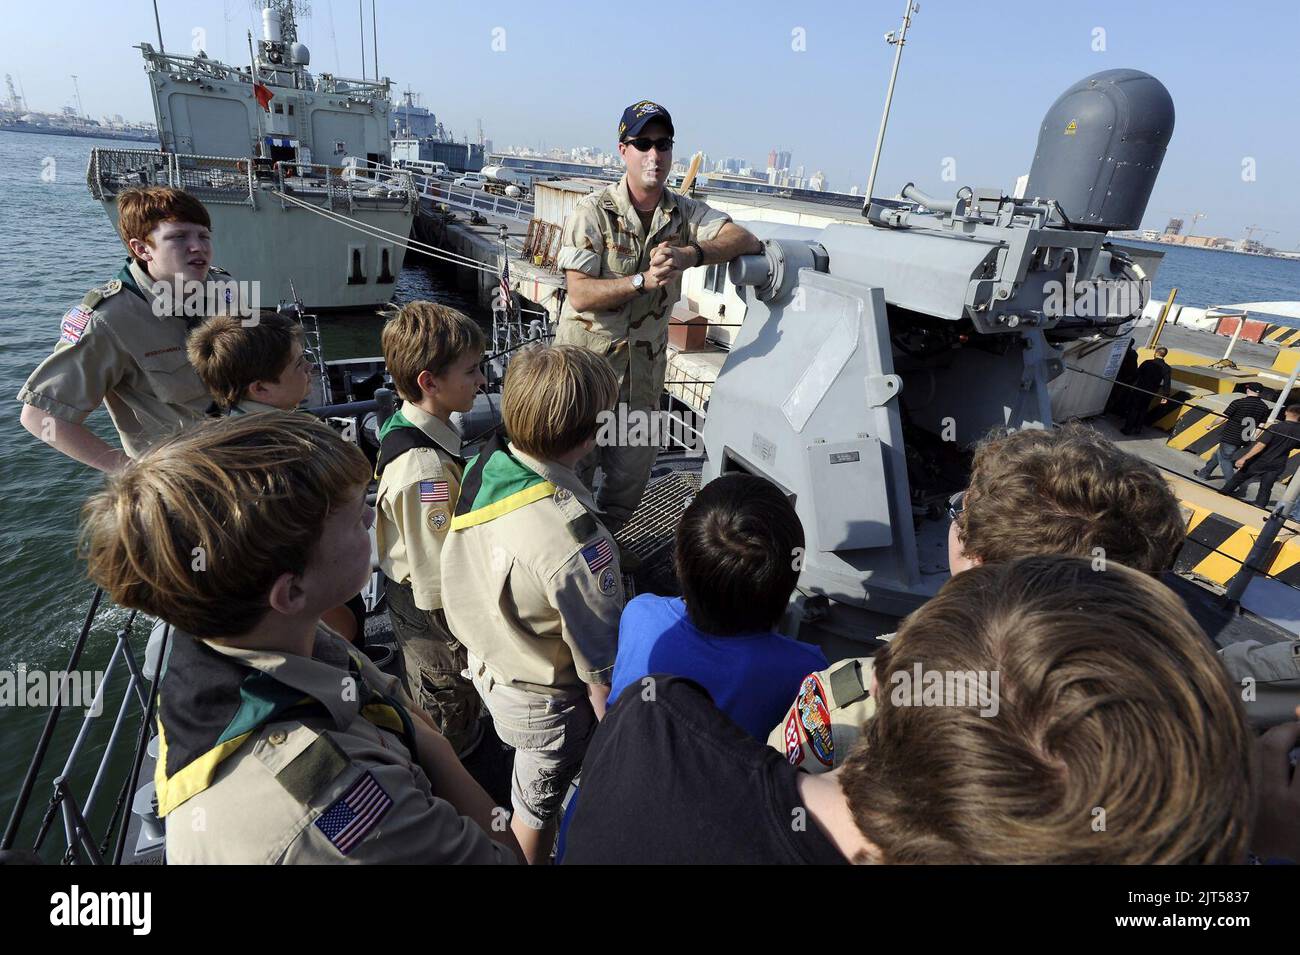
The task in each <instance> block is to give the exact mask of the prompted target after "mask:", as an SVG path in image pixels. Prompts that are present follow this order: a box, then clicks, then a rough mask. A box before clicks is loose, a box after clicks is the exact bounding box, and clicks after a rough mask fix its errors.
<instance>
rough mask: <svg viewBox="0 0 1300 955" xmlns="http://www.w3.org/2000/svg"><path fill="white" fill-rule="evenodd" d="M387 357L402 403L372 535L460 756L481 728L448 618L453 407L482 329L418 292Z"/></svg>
mask: <svg viewBox="0 0 1300 955" xmlns="http://www.w3.org/2000/svg"><path fill="white" fill-rule="evenodd" d="M383 347H384V361H385V362H386V363H387V365H388V371H389V373H390V374H391V375H392V376H393V385H394V386H395V387H396V389H397V393H398V395H400V396H401V398H402V399H403V404H402V407H401V408H400V409H399V410H398V411H397V412H396V413H395V414H394V415H393V416H392V417H391V418H389V419H388V421H386V422H385V423H384V426H383V428H382V430H381V431H380V446H379V459H378V466H377V468H376V471H377V473H378V475H379V496H378V498H377V500H376V502H375V507H376V510H377V511H378V526H377V527H376V528H375V542H376V546H377V548H378V551H379V566H380V568H381V569H382V570H383V572H384V576H385V578H386V585H385V592H386V593H387V595H388V616H389V620H391V621H392V625H393V633H394V634H395V635H396V637H397V640H398V643H399V644H401V647H402V655H403V658H404V662H405V665H406V686H407V690H408V692H409V693H410V694H411V698H412V699H414V700H415V701H416V702H418V703H419V704H420V706H422V707H423V708H424V710H425V712H427V713H428V714H429V715H430V716H432V717H433V719H434V722H435V723H437V724H438V727H439V728H440V729H441V730H442V732H443V734H444V735H445V736H446V737H447V739H448V741H449V742H450V743H451V744H452V746H453V747H454V748H455V750H456V752H457V754H458V755H460V756H462V757H463V756H467V755H468V754H469V753H470V752H472V751H473V749H474V748H475V746H477V744H478V741H479V737H480V736H481V724H480V722H479V716H480V714H481V712H482V710H481V704H480V701H479V698H478V693H477V691H475V689H474V687H473V685H472V684H471V683H470V682H469V681H468V680H467V679H465V677H464V676H463V675H462V673H463V671H464V670H465V668H466V666H468V660H467V658H466V654H465V648H464V647H463V646H461V644H460V643H458V642H457V640H456V638H455V637H453V636H452V635H451V631H450V630H449V629H448V628H447V619H446V617H445V616H444V614H443V602H442V580H441V573H440V564H441V553H442V544H443V539H444V538H445V537H446V536H447V532H448V530H449V529H450V527H449V525H450V524H451V509H452V508H453V507H454V506H455V502H456V496H457V495H458V494H459V493H460V479H461V473H462V468H463V467H464V462H463V461H462V460H461V458H460V435H459V434H457V433H456V431H455V429H454V428H452V425H451V415H452V412H454V411H469V410H470V408H472V407H473V405H474V395H475V394H476V393H477V392H478V390H479V388H481V387H482V386H483V385H484V384H486V379H485V378H484V377H483V373H482V371H481V370H480V369H479V361H480V360H481V359H482V357H483V332H482V331H481V330H480V329H479V327H478V326H477V325H475V324H474V323H473V322H472V321H470V319H468V318H467V317H465V316H464V315H462V314H461V313H460V312H458V311H456V310H455V309H451V308H447V307H446V306H444V305H436V304H434V303H433V302H411V303H410V304H408V305H405V306H403V307H402V309H401V310H400V311H398V313H397V314H396V315H395V316H394V317H392V318H390V319H389V320H388V322H387V323H386V324H385V325H384V330H383Z"/></svg>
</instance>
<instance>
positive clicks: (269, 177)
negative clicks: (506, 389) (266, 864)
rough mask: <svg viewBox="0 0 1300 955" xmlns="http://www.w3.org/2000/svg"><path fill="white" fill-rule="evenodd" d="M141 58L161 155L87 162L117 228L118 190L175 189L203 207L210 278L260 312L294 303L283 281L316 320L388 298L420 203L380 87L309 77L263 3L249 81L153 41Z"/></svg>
mask: <svg viewBox="0 0 1300 955" xmlns="http://www.w3.org/2000/svg"><path fill="white" fill-rule="evenodd" d="M138 49H139V50H140V53H141V55H142V56H143V58H144V63H145V74H146V76H147V77H148V79H149V89H150V93H151V94H152V97H153V104H154V112H155V115H156V117H157V124H158V133H159V138H160V149H158V150H143V149H118V148H96V149H94V150H92V151H91V155H90V163H89V166H88V167H87V170H86V182H87V185H88V186H89V188H90V193H91V195H92V196H94V197H95V199H97V200H99V201H100V202H101V203H102V204H103V206H104V210H105V212H107V213H108V216H109V218H110V219H111V220H112V222H113V225H114V227H115V228H116V225H117V206H116V198H117V195H118V193H119V192H121V191H122V190H123V189H126V188H130V187H132V186H142V185H146V186H148V185H156V186H172V187H175V188H178V189H183V190H185V191H186V192H189V193H191V194H193V195H194V196H195V197H196V198H198V199H200V200H202V201H203V203H204V204H205V205H206V206H207V208H208V211H209V213H210V214H211V216H212V229H213V232H214V233H215V234H216V235H217V236H218V237H219V238H220V241H221V249H222V259H223V261H222V262H221V263H219V264H220V265H221V267H222V268H224V269H225V270H226V271H227V272H229V273H230V274H231V275H232V276H233V277H234V278H236V279H237V280H239V281H241V282H242V281H250V282H256V283H258V284H257V285H256V286H255V287H256V288H257V289H258V290H259V296H260V301H261V302H262V303H264V304H266V305H269V306H271V307H274V306H275V304H276V303H278V302H281V301H285V302H291V301H294V300H295V296H294V292H293V290H291V289H290V282H291V281H292V282H293V283H294V286H295V288H296V290H297V300H298V301H301V302H302V303H303V304H304V305H306V306H307V307H308V308H311V309H313V310H317V311H324V310H329V309H362V308H369V307H373V306H377V305H382V304H384V303H386V302H387V301H389V299H391V298H392V296H393V291H394V288H395V286H396V282H397V276H398V273H399V272H401V270H402V262H403V260H404V258H405V254H406V245H405V239H406V238H407V237H408V236H409V235H410V232H411V225H412V222H413V221H414V218H415V211H416V205H417V199H416V191H415V186H414V184H413V183H412V181H411V178H410V176H409V174H407V173H405V172H403V171H401V170H396V169H392V168H388V163H389V162H390V160H391V159H392V148H391V147H392V140H391V134H390V128H389V112H390V110H391V108H392V107H391V103H390V102H389V89H390V87H391V83H390V81H389V80H388V79H387V78H383V79H380V78H378V77H376V78H375V79H373V80H365V79H345V78H343V77H338V76H333V75H331V74H329V73H321V74H320V75H319V76H318V75H315V74H313V73H311V72H310V71H309V70H308V66H309V65H310V63H311V53H310V51H309V50H308V49H307V47H306V45H304V44H303V43H300V42H299V41H298V32H297V24H296V20H295V14H294V4H293V3H292V0H267V3H266V6H265V8H264V9H263V10H262V38H261V40H259V41H258V42H257V45H256V48H255V49H254V47H253V41H252V36H251V34H250V36H249V53H250V64H249V65H248V66H247V67H242V66H230V65H227V64H225V63H221V62H219V61H217V60H214V59H211V58H210V57H208V56H207V55H206V54H205V53H204V52H203V51H202V50H199V51H198V52H197V53H196V55H194V56H181V55H178V54H175V53H167V52H165V51H164V50H163V49H162V40H161V36H160V38H159V49H156V50H155V49H154V48H153V46H152V45H151V44H149V43H141V44H140V46H139V47H138ZM380 167H383V168H380ZM313 212H323V213H327V214H326V215H313V214H312V213H313ZM340 215H342V216H345V217H346V220H347V223H346V224H345V223H344V222H342V221H341V220H340V218H339V216H340Z"/></svg>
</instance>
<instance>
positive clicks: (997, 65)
mask: <svg viewBox="0 0 1300 955" xmlns="http://www.w3.org/2000/svg"><path fill="white" fill-rule="evenodd" d="M255 6H256V4H254V3H250V2H249V0H224V3H223V2H222V0H160V2H159V10H160V13H161V17H162V24H163V38H164V41H165V43H166V45H167V47H168V48H169V49H171V50H175V51H178V52H179V51H185V52H188V51H189V50H190V47H191V39H192V35H193V33H192V31H193V30H195V29H202V30H205V31H206V40H207V52H208V54H209V55H211V56H215V57H218V58H220V59H226V60H229V61H233V62H237V63H241V64H242V63H244V62H246V61H247V57H248V53H247V50H248V48H247V42H246V40H245V36H244V34H245V31H246V30H247V29H248V27H249V25H250V24H251V23H252V15H251V11H252V9H253V8H254V7H255ZM357 6H358V5H357V2H356V0H312V3H311V7H312V13H311V16H310V17H309V18H308V19H307V20H306V21H305V22H304V23H303V24H302V31H301V32H302V38H303V40H304V41H305V42H306V43H307V44H308V45H309V46H310V47H311V50H312V56H313V62H312V66H313V69H315V70H317V71H330V72H338V73H340V74H343V75H352V76H355V75H359V74H360V71H361V41H360V38H359V34H358V11H357ZM902 8H903V3H902V0H888V2H885V0H862V2H856V3H851V2H844V0H839V2H834V3H809V4H807V5H796V4H795V3H792V2H782V3H775V2H754V3H679V4H645V3H638V4H626V5H625V4H621V3H613V2H609V0H604V2H590V3H589V2H575V3H546V2H527V3H526V2H516V0H496V2H493V3H483V2H474V3H468V2H453V3H438V4H430V3H420V2H416V0H378V3H377V9H378V20H379V66H380V70H381V72H382V73H384V74H385V75H387V76H390V77H392V78H393V80H394V82H395V83H396V84H397V85H398V86H399V87H400V88H405V87H406V86H407V85H408V84H409V85H410V86H411V87H412V88H413V89H415V90H417V91H419V92H421V93H423V95H424V102H425V105H427V106H429V107H430V108H431V109H433V110H434V112H435V113H437V115H438V117H439V118H440V119H441V120H443V122H444V123H446V124H447V125H448V126H449V127H450V128H451V129H452V130H453V132H455V134H456V135H457V137H460V136H461V135H462V134H464V133H470V134H471V135H473V131H474V129H475V124H476V121H477V120H478V119H479V118H481V119H482V121H483V127H484V131H485V135H486V136H488V137H489V138H491V139H493V140H494V141H495V143H496V144H498V145H505V144H507V143H529V144H533V145H537V144H539V143H541V142H545V143H546V144H547V145H548V146H554V145H561V146H570V145H580V144H593V145H602V146H604V147H605V148H607V149H608V148H610V147H611V146H612V144H613V142H614V132H615V128H616V125H617V121H618V117H619V114H620V113H621V112H622V109H623V107H624V106H626V105H627V104H628V103H631V102H634V101H636V100H638V99H642V98H649V99H654V100H657V101H659V102H661V103H663V104H664V105H665V106H667V107H668V108H669V109H670V110H671V111H672V113H673V117H674V120H675V122H676V127H677V138H678V142H679V144H680V145H679V149H678V155H679V157H680V156H687V155H689V153H690V152H691V151H694V150H695V149H703V150H705V151H706V152H707V153H708V154H709V155H710V156H711V157H713V158H719V157H723V156H739V157H742V158H745V159H748V160H749V161H750V162H753V163H755V164H763V163H764V162H765V159H766V155H767V152H768V150H769V149H770V148H772V147H774V146H779V147H782V148H786V149H789V150H790V151H791V152H792V154H793V164H794V165H799V164H803V165H804V166H805V167H806V172H807V174H811V173H812V172H813V171H814V170H817V169H821V170H823V171H824V172H825V173H826V176H827V177H828V179H829V180H830V183H831V186H832V187H833V188H836V189H845V190H847V188H848V186H849V185H851V184H852V183H855V182H856V183H859V184H864V183H865V181H866V173H867V167H868V165H869V163H870V158H871V149H872V145H873V143H874V140H875V133H876V128H877V125H878V123H879V119H880V109H881V105H882V103H883V99H884V92H885V85H886V82H887V79H888V71H889V63H890V60H891V57H892V52H893V48H892V47H890V46H888V45H886V44H885V42H884V41H883V39H882V37H883V34H884V33H885V32H886V31H887V30H891V29H895V28H896V27H897V25H898V20H899V17H900V15H901V13H902ZM365 10H366V18H367V39H366V57H367V65H368V66H369V67H371V68H372V69H373V63H371V54H370V51H371V41H370V38H369V25H368V24H369V11H370V0H365ZM6 21H7V22H6V30H5V32H4V35H3V37H0V71H3V72H11V73H14V74H16V75H21V77H22V82H23V85H24V87H25V89H26V93H27V97H28V99H29V101H30V103H31V105H32V106H33V107H35V108H41V109H57V108H59V107H61V106H63V105H64V104H66V103H69V102H71V100H72V81H71V79H70V78H69V74H70V73H72V72H73V71H76V73H77V75H78V76H79V78H80V82H81V95H82V100H83V102H84V103H85V107H86V110H87V111H88V112H89V113H90V114H91V115H94V116H98V115H102V114H105V113H122V114H123V115H124V116H126V117H127V118H129V119H145V118H149V117H151V115H152V108H151V106H150V103H149V95H148V89H147V87H146V84H145V79H144V76H143V73H142V69H141V61H140V59H139V54H138V53H137V52H136V51H135V50H132V49H131V45H132V44H134V43H138V42H140V41H142V40H148V41H150V42H155V43H156V40H155V32H154V23H153V10H152V5H151V4H150V3H149V2H147V0H129V2H122V3H117V4H112V5H110V4H106V3H103V2H102V0H47V2H43V3H39V4H25V5H22V6H13V7H11V8H10V9H9V10H8V11H7V17H6ZM497 27H500V28H503V29H504V31H505V34H504V38H505V47H506V48H505V50H504V51H501V52H497V51H494V50H493V48H492V45H493V30H494V28H497ZM796 28H801V29H802V30H803V31H804V34H803V35H804V36H805V37H806V49H805V50H804V51H802V52H797V51H795V50H794V49H792V31H793V30H795V29H796ZM1097 28H1101V29H1103V30H1104V31H1105V47H1106V48H1105V50H1104V51H1094V50H1093V45H1094V30H1095V29H1097ZM1298 40H1300V3H1297V2H1296V0H1259V2H1252V0H1241V2H1238V0H1233V2H1227V0H1184V2H1178V0H1092V2H1088V3H1083V4H1080V3H1074V4H1067V3H1063V2H1046V3H1045V2H1043V0H980V2H973V0H921V11H920V13H919V14H917V16H916V17H915V19H914V21H913V26H912V31H911V33H910V34H909V37H908V44H907V48H906V50H905V52H904V55H903V67H902V71H901V73H900V76H899V83H898V88H897V92H896V94H895V98H894V110H893V114H892V119H891V122H890V128H889V135H888V138H887V139H886V143H885V152H884V157H883V160H882V163H881V170H880V176H879V185H878V189H877V192H878V193H880V192H892V191H894V190H896V189H897V188H898V187H899V186H901V185H902V184H903V183H904V182H906V181H907V180H915V181H916V182H917V183H918V184H919V185H921V186H922V188H925V189H927V190H929V191H932V192H945V193H950V192H951V191H952V190H953V189H954V188H955V187H956V186H958V185H963V184H969V185H975V186H979V185H992V186H1001V187H1003V188H1005V189H1008V190H1009V189H1010V188H1011V187H1012V186H1013V185H1014V182H1015V178H1016V176H1017V175H1019V174H1021V173H1024V172H1027V171H1028V169H1029V164H1030V161H1031V159H1032V155H1033V147H1034V142H1035V138H1036V134H1037V128H1038V123H1039V121H1040V119H1041V118H1042V115H1043V113H1044V112H1045V111H1046V109H1047V107H1048V106H1049V105H1050V104H1051V102H1052V101H1053V100H1054V99H1055V98H1056V96H1057V95H1058V94H1059V93H1060V92H1061V91H1062V90H1063V89H1065V88H1066V87H1067V86H1069V85H1070V84H1071V83H1073V82H1074V81H1075V80H1077V79H1080V78H1082V77H1083V76H1086V75H1088V74H1089V73H1093V72H1096V71H1098V70H1103V69H1111V68H1116V67H1132V68H1136V69H1141V70H1145V71H1147V72H1149V73H1152V74H1153V75H1155V76H1156V77H1158V78H1159V79H1160V80H1161V81H1163V82H1164V83H1165V85H1166V86H1168V87H1169V90H1170V92H1171V93H1172V94H1173V98H1174V104H1175V107H1176V109H1177V123H1176V126H1175V131H1174V137H1173V141H1172V143H1171V144H1170V148H1169V153H1168V155H1167V157H1166V160H1165V164H1164V169H1163V171H1162V173H1161V176H1160V179H1159V181H1158V183H1157V185H1156V190H1155V194H1154V195H1153V196H1152V200H1151V203H1150V205H1149V206H1148V209H1147V216H1146V220H1145V223H1144V224H1145V225H1146V226H1147V227H1149V228H1150V227H1160V226H1163V225H1164V223H1165V220H1166V219H1167V218H1168V217H1169V216H1170V215H1175V214H1185V215H1186V216H1187V217H1188V218H1189V219H1190V214H1191V213H1193V212H1197V211H1200V212H1205V213H1206V218H1205V219H1204V220H1203V221H1202V222H1201V223H1200V224H1199V226H1198V227H1197V232H1198V233H1200V234H1207V233H1208V234H1217V235H1227V236H1231V237H1234V238H1235V237H1240V236H1241V234H1242V229H1243V228H1244V227H1245V226H1246V225H1250V224H1258V225H1261V226H1265V227H1268V228H1272V229H1277V230H1279V232H1278V233H1273V234H1261V235H1257V236H1256V237H1257V238H1260V239H1262V240H1263V241H1265V242H1267V243H1269V244H1271V245H1275V246H1277V247H1280V248H1286V249H1294V248H1295V247H1296V246H1297V244H1298V243H1300V222H1298V221H1297V219H1298V216H1297V214H1298V213H1300V202H1298V201H1297V199H1296V191H1297V189H1298V188H1300V117H1297V108H1296V107H1297V100H1298V99H1300V50H1298V49H1297V41H1298ZM947 157H951V158H952V159H953V160H954V161H955V164H956V182H953V183H948V182H944V181H942V179H941V170H942V168H943V163H944V160H945V158H947ZM1246 157H1250V158H1253V159H1254V162H1255V172H1256V178H1255V180H1254V181H1253V182H1248V181H1243V179H1242V162H1243V159H1245V158H1246Z"/></svg>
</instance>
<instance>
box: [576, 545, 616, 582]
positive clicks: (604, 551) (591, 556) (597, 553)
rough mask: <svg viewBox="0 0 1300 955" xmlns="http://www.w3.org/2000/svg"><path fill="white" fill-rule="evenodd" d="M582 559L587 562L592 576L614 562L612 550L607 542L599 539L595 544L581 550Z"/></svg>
mask: <svg viewBox="0 0 1300 955" xmlns="http://www.w3.org/2000/svg"><path fill="white" fill-rule="evenodd" d="M582 559H583V560H585V561H586V562H587V566H588V567H590V568H591V572H592V573H593V574H598V573H600V572H601V571H602V570H604V569H605V568H606V567H608V566H609V565H610V564H611V563H613V562H614V548H612V547H610V546H609V541H608V540H606V539H605V538H603V537H602V538H601V539H600V540H598V541H596V543H594V544H591V545H590V546H588V547H584V548H583V549H582Z"/></svg>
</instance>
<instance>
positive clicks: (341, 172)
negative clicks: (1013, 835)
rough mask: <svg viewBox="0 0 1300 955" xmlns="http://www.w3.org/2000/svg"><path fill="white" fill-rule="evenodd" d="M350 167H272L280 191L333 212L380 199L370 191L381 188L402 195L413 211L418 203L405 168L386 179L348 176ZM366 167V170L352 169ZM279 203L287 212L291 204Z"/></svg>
mask: <svg viewBox="0 0 1300 955" xmlns="http://www.w3.org/2000/svg"><path fill="white" fill-rule="evenodd" d="M349 168H350V167H348V166H331V165H327V164H325V163H308V162H297V161H296V160H289V159H285V160H280V161H278V162H274V163H272V164H271V170H272V174H273V175H274V177H275V182H276V185H277V186H278V187H279V191H280V192H282V193H285V194H287V195H289V194H291V195H294V196H296V197H298V198H299V199H302V200H304V201H308V202H312V201H314V200H316V199H321V200H323V201H321V202H320V203H319V204H320V205H324V206H328V207H329V208H330V209H336V208H341V207H346V208H347V209H348V211H349V212H351V211H352V210H353V208H354V206H355V203H356V201H359V200H366V199H379V198H395V197H393V196H391V195H390V196H388V197H380V196H371V195H369V194H368V192H369V189H371V188H375V187H380V188H384V189H388V190H391V191H397V192H400V193H401V198H402V199H403V202H404V205H405V207H406V208H408V209H409V208H412V207H413V206H414V204H415V202H416V201H418V200H417V198H416V196H417V189H416V185H415V181H414V179H413V178H412V176H411V174H410V173H409V172H407V171H406V170H404V169H390V170H385V171H384V173H383V176H384V178H382V179H381V178H378V177H376V178H374V179H366V178H358V177H349V176H348V173H347V170H348V169H349ZM352 168H363V167H352ZM280 204H281V205H282V206H284V207H285V208H286V209H287V208H289V207H290V205H291V204H290V203H286V202H285V200H284V199H283V198H282V199H281V200H280Z"/></svg>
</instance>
